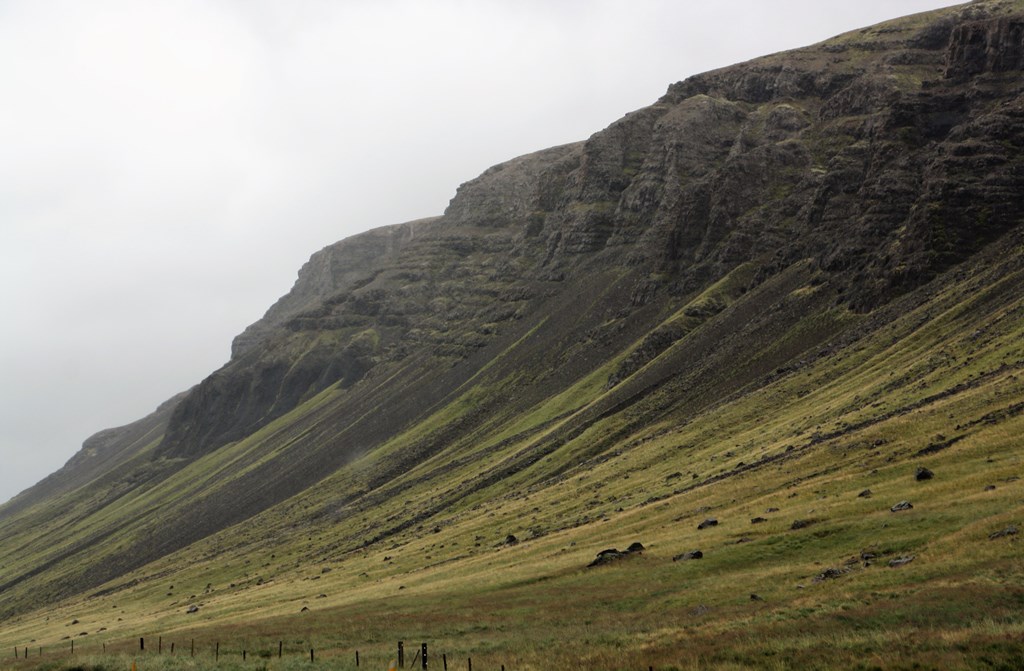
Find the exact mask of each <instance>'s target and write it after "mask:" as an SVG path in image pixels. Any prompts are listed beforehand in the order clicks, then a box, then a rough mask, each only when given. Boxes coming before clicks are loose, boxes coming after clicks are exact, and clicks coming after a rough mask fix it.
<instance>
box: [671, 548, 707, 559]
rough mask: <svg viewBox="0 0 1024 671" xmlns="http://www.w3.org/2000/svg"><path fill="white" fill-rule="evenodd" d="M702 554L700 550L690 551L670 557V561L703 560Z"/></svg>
mask: <svg viewBox="0 0 1024 671" xmlns="http://www.w3.org/2000/svg"><path fill="white" fill-rule="evenodd" d="M703 558H704V553H703V552H701V551H700V550H691V551H690V552H684V553H683V554H679V555H676V556H675V557H672V561H687V560H689V559H703Z"/></svg>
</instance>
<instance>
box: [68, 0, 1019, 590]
mask: <svg viewBox="0 0 1024 671" xmlns="http://www.w3.org/2000/svg"><path fill="white" fill-rule="evenodd" d="M1022 25H1024V8H1022V7H1021V6H1020V3H1018V2H998V1H991V2H976V3H973V4H971V5H969V6H965V7H959V8H953V9H950V10H943V11H941V12H936V13H932V14H926V15H919V16H915V17H909V18H907V19H902V20H899V21H895V22H891V23H887V24H882V25H879V26H875V27H872V28H866V29H863V30H860V31H856V32H853V33H849V34H846V35H842V36H840V37H837V38H835V39H833V40H829V41H827V42H823V43H821V44H818V45H815V46H812V47H808V48H805V49H799V50H795V51H790V52H786V53H783V54H777V55H773V56H768V57H765V58H762V59H757V60H755V61H751V62H749V63H744V64H740V65H736V66H732V67H728V68H724V69H721V70H717V71H714V72H709V73H705V74H702V75H698V76H695V77H692V78H690V79H687V80H685V81H682V82H679V83H676V84H673V85H671V86H670V87H669V89H668V91H667V93H666V94H665V95H664V96H663V97H662V98H661V99H660V100H658V101H657V102H656V103H654V104H653V105H651V106H650V107H647V108H644V109H642V110H639V111H637V112H634V113H632V114H630V115H627V116H626V117H625V118H623V119H621V120H619V121H617V122H615V123H613V124H612V125H611V126H609V127H608V128H607V129H605V130H603V131H600V132H598V133H595V134H594V135H593V136H591V137H590V138H589V139H587V140H586V141H584V142H580V143H576V144H572V145H566V146H563V147H555V148H551V149H547V150H544V151H541V152H537V153H534V154H529V155H527V156H523V157H519V158H516V159H513V160H511V161H508V162H506V163H503V164H501V165H498V166H495V167H493V168H491V169H490V170H488V171H486V172H485V173H484V174H482V175H481V176H479V177H478V178H476V179H474V180H472V181H470V182H467V183H466V184H463V185H462V186H461V187H460V188H459V189H458V192H457V194H456V196H455V197H454V198H453V199H452V201H451V203H450V205H449V207H448V208H447V210H446V211H445V213H444V215H443V216H441V217H436V218H432V219H424V220H420V221H416V222H411V223H408V224H401V225H397V226H392V227H387V228H383V229H378V230H375V231H370V232H368V233H364V234H361V235H358V236H354V237H352V238H349V239H346V240H344V241H342V242H339V243H337V244H335V245H332V246H330V247H327V248H325V249H324V250H321V251H320V252H317V253H316V254H314V255H313V257H312V258H311V259H310V261H309V262H308V263H307V264H306V265H305V266H304V267H303V268H302V270H301V271H300V273H299V278H298V280H297V282H296V284H295V287H294V288H293V289H292V291H291V292H290V293H289V294H288V295H286V296H285V297H283V298H282V299H280V300H279V301H278V302H277V303H275V304H274V306H272V307H271V308H270V310H269V311H268V312H267V314H266V316H265V317H264V318H263V319H262V320H261V321H259V322H257V323H256V324H254V325H252V326H251V327H249V328H248V329H246V331H245V332H244V333H242V334H241V335H239V336H238V338H236V340H235V342H234V346H233V351H232V359H231V361H230V362H229V363H228V364H227V365H225V366H224V367H223V368H222V369H221V370H219V371H217V372H215V373H214V374H213V375H211V376H210V377H209V378H207V379H206V380H204V381H203V382H202V383H200V384H199V385H198V386H197V387H195V388H194V389H192V390H191V391H190V392H189V393H188V394H187V395H186V396H184V398H183V399H181V400H180V402H177V403H175V404H173V411H171V410H170V409H169V410H168V412H167V415H168V416H167V417H166V435H165V436H164V438H163V439H162V442H161V443H160V444H159V446H158V447H156V448H155V449H153V451H152V454H151V455H149V454H147V455H146V457H145V458H146V459H150V460H151V462H152V463H153V464H156V466H152V467H149V469H148V470H146V469H142V467H141V466H138V464H135V465H133V468H139V469H142V470H140V471H139V472H145V473H148V474H149V475H147V476H146V477H147V478H152V477H156V476H154V475H153V474H154V473H156V474H163V475H166V474H167V473H170V472H176V471H177V470H178V469H182V468H187V467H189V466H188V465H189V464H191V463H199V462H201V461H202V460H204V459H205V460H207V461H209V462H211V463H217V464H219V463H220V462H219V461H218V459H219V456H218V455H219V454H222V453H221V452H219V451H220V450H222V448H224V447H225V446H228V445H230V444H234V445H235V446H236V447H235V448H234V449H235V450H236V452H234V453H232V454H235V453H237V454H238V455H240V456H237V457H232V458H233V459H234V461H232V468H231V469H227V468H226V467H222V466H220V465H218V466H217V468H218V469H221V470H218V471H217V472H218V473H219V474H220V476H219V479H218V480H217V481H216V483H215V485H213V484H211V485H210V486H211V489H210V490H208V491H204V492H202V495H201V496H199V495H198V494H197V495H196V496H195V497H194V498H190V499H177V498H175V499H168V500H169V501H171V503H168V505H169V506H170V508H169V509H168V510H166V511H165V513H164V514H165V515H166V516H167V517H168V520H169V521H168V522H167V523H166V525H164V528H163V532H162V533H161V534H160V535H159V537H156V536H152V535H146V534H147V533H150V532H149V531H146V530H147V529H149V527H142V528H143V531H142V532H140V534H142V535H141V536H140V538H142V539H143V541H133V542H137V544H138V546H139V547H140V548H142V549H141V550H140V551H139V552H138V553H137V554H135V555H132V559H131V562H134V564H132V565H138V564H139V563H140V562H145V561H147V560H149V559H152V558H154V557H157V556H160V555H161V554H163V553H166V552H169V551H172V550H174V549H177V548H180V547H183V546H185V545H187V544H188V543H191V542H193V541H194V540H196V539H198V538H202V537H204V536H206V535H209V534H212V533H215V532H216V531H218V530H219V529H222V528H225V527H226V526H228V525H231V524H234V523H237V522H239V521H242V520H245V519H247V518H249V517H251V516H252V515H254V514H256V513H258V512H259V511H261V510H265V509H267V508H269V507H271V506H274V505H275V504H277V503H279V502H281V501H283V500H285V499H287V498H289V497H292V496H295V495H296V494H298V493H300V492H302V491H304V490H306V489H307V488H309V487H311V486H312V485H314V484H315V483H316V482H319V481H320V480H322V479H323V478H324V477H327V476H328V475H330V474H331V473H333V472H335V471H337V470H338V469H339V468H342V467H343V466H344V465H345V464H347V463H350V462H351V461H352V460H354V459H357V458H359V457H361V456H363V455H367V454H371V453H374V451H375V450H382V449H383V447H384V446H392V447H393V445H394V444H395V442H394V441H399V438H401V440H400V441H399V442H400V444H401V445H402V448H401V449H398V448H394V449H393V451H388V452H386V456H382V457H380V459H379V462H377V463H376V465H375V467H374V468H375V470H374V471H373V472H372V473H371V474H369V475H367V476H366V477H365V480H364V481H363V480H361V481H360V482H359V485H358V487H356V486H354V488H353V489H352V491H347V490H346V491H344V492H339V493H338V495H337V496H338V499H339V501H341V502H342V503H339V504H338V505H339V506H342V507H343V506H344V505H347V504H348V502H350V501H354V500H357V499H359V497H361V496H363V495H364V494H366V492H371V494H367V496H370V498H371V499H372V497H373V496H376V495H377V494H373V492H377V489H375V488H384V489H386V487H387V483H388V482H389V481H390V479H391V478H394V477H396V476H397V475H399V474H401V473H403V472H405V471H406V470H408V469H410V468H413V467H415V466H417V465H422V464H425V463H428V462H429V460H430V459H431V458H432V457H435V456H436V455H438V454H441V453H443V452H444V451H445V450H447V449H450V446H451V445H453V444H458V442H459V441H466V440H469V439H470V438H471V437H473V436H476V435H477V434H478V432H479V433H481V434H486V432H487V430H488V427H493V426H497V425H500V423H501V422H502V421H506V420H507V419H508V418H509V417H512V416H514V415H515V413H517V412H523V411H525V410H526V409H528V408H531V407H533V406H534V404H537V403H541V402H542V401H544V400H545V399H548V400H550V399H552V398H556V397H557V398H560V397H559V395H560V394H567V395H569V396H571V395H572V394H570V391H569V390H570V389H574V387H573V385H576V384H578V383H579V381H580V380H581V379H584V378H586V377H587V376H590V375H594V376H597V377H598V378H600V379H599V384H596V385H592V387H588V389H590V388H593V389H601V390H602V392H601V393H602V395H601V397H600V398H599V399H597V400H595V401H594V403H593V405H592V406H589V407H588V409H587V410H586V411H581V412H579V413H578V414H576V415H573V416H572V417H571V418H568V417H569V414H568V413H567V412H565V413H563V414H556V417H557V419H558V420H559V421H560V422H561V423H560V424H559V425H558V427H557V428H553V429H551V431H550V432H548V433H545V434H544V436H543V437H539V438H537V439H536V440H535V441H533V442H530V443H529V446H528V448H527V449H524V450H523V452H522V454H521V455H519V456H517V457H516V458H515V459H509V460H507V461H503V462H501V463H500V464H496V465H491V466H490V467H489V468H488V469H487V470H485V471H484V472H482V473H480V474H478V475H475V476H474V478H473V479H472V482H469V483H467V484H466V486H465V487H464V488H462V489H460V490H459V493H458V494H452V496H455V497H457V496H466V495H467V492H474V491H480V490H482V489H483V488H486V487H487V486H490V485H491V484H493V483H494V482H497V481H500V480H501V479H502V478H507V477H512V476H516V475H517V474H520V473H523V472H526V471H529V469H533V468H537V466H536V464H538V463H544V462H543V459H544V458H545V457H546V456H548V455H550V454H552V453H554V452H555V451H556V450H558V449H559V448H560V447H561V446H562V445H565V444H567V443H569V442H571V441H572V440H573V439H574V438H575V437H577V436H579V435H581V434H582V433H583V432H585V431H586V430H587V429H588V428H589V427H591V426H593V424H594V423H595V422H597V421H598V420H599V419H601V418H604V417H608V416H611V415H618V414H624V415H628V416H629V418H630V419H629V424H628V425H629V426H630V427H636V426H643V425H644V423H648V422H652V421H654V420H655V419H657V418H658V417H660V416H661V414H662V413H664V412H667V411H668V410H667V409H669V408H672V409H673V412H676V413H678V414H679V416H683V417H688V416H691V414H692V415H695V414H696V413H699V412H701V411H703V410H704V409H706V408H709V407H712V406H713V405H714V404H715V403H718V402H720V401H721V400H722V399H724V398H727V397H730V395H733V394H739V393H744V390H749V389H752V388H757V387H758V385H761V384H764V383H765V382H764V381H765V380H766V379H770V378H771V376H773V375H779V374H781V373H780V372H779V371H786V370H790V369H792V368H793V367H795V366H799V365H803V364H802V363H801V362H806V361H808V360H812V359H813V358H814V357H815V356H824V354H821V353H822V352H825V353H827V352H829V351H831V348H832V347H833V345H832V344H831V342H832V341H833V340H834V339H837V338H842V337H848V338H852V337H853V336H852V335H850V330H851V329H852V328H853V326H852V325H854V324H860V323H862V320H864V319H869V320H870V319H876V320H878V321H879V323H882V322H884V319H887V318H889V317H882V316H878V315H886V314H890V313H889V312H887V310H892V309H893V308H891V307H890V306H891V305H892V302H893V301H894V300H897V299H900V297H903V296H906V295H908V294H910V293H911V292H914V291H915V290H918V289H919V288H920V287H922V286H924V285H925V284H926V283H928V282H929V281H931V280H933V279H934V278H935V277H937V276H938V275H939V274H940V273H942V272H944V271H946V270H947V269H949V268H951V267H953V266H955V265H957V264H959V263H962V262H964V261H965V260H968V259H971V258H972V257H973V256H974V255H975V254H976V253H977V252H978V251H979V250H981V249H982V248H983V247H985V246H986V245H987V244H989V243H991V242H992V241H994V240H997V239H999V238H1000V237H1001V236H1003V235H1005V234H1006V233H1007V232H1008V231H1012V230H1015V229H1017V228H1018V227H1019V226H1020V224H1021V217H1022V213H1024V151H1022V149H1024V77H1022V68H1024V63H1022V42H1021V35H1022V28H1021V27H1022ZM865 315H871V316H870V317H865ZM803 320H807V323H809V324H812V326H807V327H805V328H802V330H800V331H799V333H795V334H794V333H793V332H791V331H790V330H789V329H790V328H791V327H792V325H793V324H796V323H801V322H802V321H803ZM455 406H457V407H458V408H459V409H460V412H459V413H452V417H454V418H449V419H447V420H445V421H442V420H440V419H437V417H438V415H437V413H439V412H441V410H442V409H444V408H451V407H455ZM641 408H642V409H641ZM456 415H457V416H456ZM162 417H163V416H162ZM446 417H447V416H446ZM563 420H564V421H563ZM163 421H164V419H161V422H163ZM551 421H552V422H554V421H555V420H554V419H552V420H551ZM424 427H427V428H424ZM160 428H161V431H163V428H164V425H163V424H161V425H160ZM510 431H511V429H510ZM409 436H412V437H409ZM115 438H117V440H116V441H115V442H117V444H118V445H120V446H124V445H127V444H128V443H132V444H134V442H135V441H134V439H132V440H129V439H128V438H126V437H115ZM620 438H621V436H619V435H618V434H616V435H612V436H602V437H599V438H595V439H594V441H593V447H592V449H593V450H598V449H599V448H600V447H601V446H602V445H603V446H605V447H607V446H608V445H612V444H614V441H615V440H618V439H620ZM505 439H508V438H507V436H506V438H505ZM99 440H101V438H97V439H95V440H94V441H93V443H96V441H99ZM103 442H104V443H105V442H107V441H103ZM87 447H88V446H87ZM392 447H389V449H392ZM111 449H112V450H114V451H117V450H116V449H115V448H111ZM133 454H135V453H133ZM136 456H137V455H136ZM577 456H579V455H577ZM581 458H582V457H581ZM565 467H566V466H564V465H563V466H560V467H558V468H565ZM559 472H561V471H558V470H557V469H556V470H555V471H553V472H552V473H548V474H547V475H546V476H545V477H548V476H550V477H555V475H557V473H559ZM161 477H162V475H161ZM133 482H134V480H133ZM147 482H148V480H147ZM380 491H381V492H382V491H383V489H381V490H380ZM380 496H383V494H382V493H381V494H380ZM451 500H454V499H451ZM451 500H450V499H446V498H445V497H444V496H440V495H439V496H438V498H437V505H438V506H443V505H447V504H450V503H451ZM426 514H427V513H423V514H422V515H421V517H422V516H423V515H426ZM140 519H143V518H140ZM411 523H412V522H409V521H408V520H406V521H402V522H401V523H399V522H396V523H395V525H396V528H397V527H398V526H400V524H411ZM139 524H142V522H139ZM111 533H114V532H113V531H111ZM381 533H384V534H386V530H385V531H381ZM367 542H369V541H367ZM87 545H88V544H87ZM83 551H84V550H83ZM69 556H74V553H72V554H71V555H69ZM108 559H109V558H108ZM125 562H128V560H126V559H124V558H123V557H117V558H114V559H110V561H108V562H107V563H104V564H103V565H102V566H101V567H100V568H99V569H97V570H96V571H95V572H93V573H91V574H89V575H88V576H87V577H82V576H80V575H78V574H75V575H73V576H72V577H70V578H67V584H68V585H72V584H73V585H78V584H80V583H81V581H87V582H88V581H91V582H92V583H94V584H98V582H102V580H105V579H108V578H111V577H113V576H115V575H118V574H119V573H120V572H123V571H124V570H127V569H128V568H130V566H129V564H131V562H128V563H125ZM76 581H77V582H76ZM55 589H56V588H55ZM69 589H70V588H69Z"/></svg>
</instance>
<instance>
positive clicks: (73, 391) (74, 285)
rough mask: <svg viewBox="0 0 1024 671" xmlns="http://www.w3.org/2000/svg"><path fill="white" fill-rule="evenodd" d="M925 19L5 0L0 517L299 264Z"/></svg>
mask: <svg viewBox="0 0 1024 671" xmlns="http://www.w3.org/2000/svg"><path fill="white" fill-rule="evenodd" d="M952 4H956V3H953V2H942V1H941V0H859V1H858V2H849V1H848V0H841V1H840V0H834V1H833V0H785V1H783V0H778V1H772V2H767V1H766V0H716V1H715V2H690V1H684V0H676V1H670V0H628V1H627V0H615V1H612V0H606V1H602V0H594V1H583V0H565V1H562V0H507V1H498V0H491V1H488V0H474V1H470V0H429V1H428V0H419V1H411V0H409V1H402V0H373V1H371V0H333V1H328V0H205V1H199V0H174V1H161V0H147V1H145V2H139V1H138V0H68V1H63V2H62V1H60V0H0V282H2V284H0V286H2V287H3V289H2V291H0V319H2V323H3V328H2V330H0V501H5V500H7V499H8V498H10V497H11V496H13V495H15V494H16V493H18V492H19V491H21V490H22V489H25V488H27V487H29V486H31V485H32V484H34V483H35V482H37V481H38V480H40V479H41V478H42V477H44V476H46V475H47V474H48V473H51V472H53V471H54V470H56V469H57V468H59V467H60V466H61V465H62V464H63V463H64V462H65V461H66V460H67V459H68V458H70V457H71V455H72V454H74V452H76V451H77V450H78V449H79V447H80V445H81V443H82V441H83V440H84V439H85V438H86V437H88V436H89V435H91V434H92V433H94V432H95V431H97V430H99V429H102V428H106V427H111V426H118V425H121V424H125V423H128V422H130V421H133V420H135V419H138V418H140V417H142V416H144V415H146V414H148V413H149V412H150V411H152V410H153V409H154V408H155V407H156V406H157V405H158V404H159V403H160V402H162V401H164V400H165V399H167V398H168V397H170V396H171V395H173V394H174V393H176V392H178V391H181V390H184V389H186V388H188V387H190V386H191V385H193V384H195V383H197V382H199V381H200V380H201V379H202V378H203V377H205V376H206V375H207V374H209V373H210V372H212V371H213V370H215V369H216V368H218V367H219V366H221V365H222V364H223V363H225V362H226V361H227V359H228V356H229V348H230V343H231V339H232V337H233V336H234V335H235V334H237V333H239V332H240V331H241V330H242V329H243V328H244V327H245V326H246V325H247V324H249V323H251V322H253V321H255V320H256V319H258V318H259V317H260V316H261V315H262V314H263V312H264V311H265V310H266V309H267V308H268V307H269V306H270V304H271V303H273V302H274V300H275V299H276V298H277V297H278V296H280V295H282V294H284V293H285V292H286V291H287V290H288V289H289V288H290V287H291V284H292V282H293V281H294V279H295V275H296V272H297V271H298V269H299V267H300V266H301V265H302V263H303V262H304V261H305V260H306V259H307V258H308V257H309V256H310V254H312V253H313V252H315V251H316V250H318V249H320V248H321V247H323V246H325V245H327V244H330V243H332V242H335V241H337V240H339V239H341V238H344V237H346V236H348V235H351V234H353V233H357V232H360V231H364V230H367V229H369V228H373V227H376V226H381V225H385V224H391V223H398V222H402V221H407V220H410V219H415V218H419V217H424V216H430V215H436V214H440V213H441V212H442V211H443V210H444V208H445V206H446V205H447V203H448V200H449V199H450V198H451V197H452V196H453V195H454V193H455V189H456V187H457V186H458V185H459V184H460V183H461V182H464V181H466V180H468V179H471V178H473V177H475V176H476V175H478V174H479V173H480V172H482V171H483V170H484V169H486V168H487V167H489V166H490V165H493V164H494V163H498V162H500V161H503V160H506V159H509V158H512V157H514V156H517V155H520V154H524V153H527V152H530V151H534V150H538V149H542V148H545V147H548V146H552V145H557V144H563V143H566V142H573V141H576V140H581V139H585V138H586V137H588V136H589V135H590V134H592V133H593V132H595V131H598V130H600V129H602V128H604V127H605V126H607V125H608V124H610V123H611V122H612V121H614V120H616V119H617V118H619V117H621V116H622V115H623V114H625V113H626V112H629V111H631V110H634V109H637V108H639V107H643V106H645V105H648V104H650V103H652V102H654V101H655V100H656V99H657V98H658V97H659V96H661V95H662V94H663V93H664V91H665V89H666V87H667V86H668V84H670V83H671V82H674V81H678V80H680V79H683V78H685V77H687V76H689V75H692V74H696V73H698V72H703V71H705V70H709V69H713V68H716V67H721V66H725V65H729V64H732V63H735V62H739V61H743V60H747V59H749V58H753V57H756V56H759V55H763V54H766V53H770V52H774V51H779V50H783V49H789V48H794V47H799V46H804V45H807V44H811V43H814V42H817V41H820V40H822V39H825V38H827V37H830V36H832V35H834V34H837V33H840V32H844V31H846V30H851V29H854V28H859V27H862V26H865V25H869V24H872V23H876V22H878V21H881V20H884V19H887V18H894V17H896V16H900V15H904V14H910V13H914V12H918V11H923V10H927V9H933V8H936V7H941V6H948V5H952Z"/></svg>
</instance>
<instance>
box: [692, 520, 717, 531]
mask: <svg viewBox="0 0 1024 671" xmlns="http://www.w3.org/2000/svg"><path fill="white" fill-rule="evenodd" d="M717 526H718V520H717V519H715V518H714V517H709V518H707V519H706V520H704V521H703V522H701V523H700V524H698V525H697V530H698V531H700V530H702V529H708V528H710V527H717Z"/></svg>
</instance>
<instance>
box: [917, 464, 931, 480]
mask: <svg viewBox="0 0 1024 671" xmlns="http://www.w3.org/2000/svg"><path fill="white" fill-rule="evenodd" d="M934 477H935V474H934V473H932V472H931V471H930V470H928V469H927V468H925V467H924V466H918V467H917V470H916V471H915V472H914V479H915V480H917V481H918V482H923V481H924V480H931V479H932V478H934Z"/></svg>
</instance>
